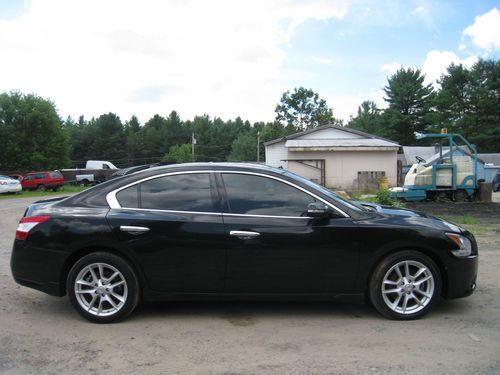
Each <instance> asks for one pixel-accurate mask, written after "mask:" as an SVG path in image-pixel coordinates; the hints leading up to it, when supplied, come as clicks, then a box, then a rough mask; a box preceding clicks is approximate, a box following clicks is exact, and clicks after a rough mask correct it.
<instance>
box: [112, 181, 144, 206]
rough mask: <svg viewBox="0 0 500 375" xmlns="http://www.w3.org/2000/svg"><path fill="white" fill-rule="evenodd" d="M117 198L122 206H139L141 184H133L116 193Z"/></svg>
mask: <svg viewBox="0 0 500 375" xmlns="http://www.w3.org/2000/svg"><path fill="white" fill-rule="evenodd" d="M116 200H117V201H118V203H120V206H121V207H125V208H139V185H138V184H137V185H133V186H130V187H128V188H126V189H123V190H120V191H119V192H118V193H116Z"/></svg>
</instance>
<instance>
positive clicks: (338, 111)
mask: <svg viewBox="0 0 500 375" xmlns="http://www.w3.org/2000/svg"><path fill="white" fill-rule="evenodd" d="M325 99H326V102H327V103H328V105H329V106H330V107H332V109H333V116H334V117H335V118H337V119H341V120H344V123H347V122H348V121H349V118H350V116H351V115H353V116H355V115H356V112H357V110H358V107H359V106H360V105H361V103H362V102H363V100H365V98H364V97H363V95H361V94H358V95H338V94H331V95H327V96H326V97H325Z"/></svg>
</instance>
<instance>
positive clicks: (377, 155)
mask: <svg viewBox="0 0 500 375" xmlns="http://www.w3.org/2000/svg"><path fill="white" fill-rule="evenodd" d="M265 147H266V164H267V165H270V166H274V167H282V168H285V169H288V170H289V171H291V172H294V173H296V174H298V175H300V176H303V177H305V178H308V179H310V180H312V181H314V182H317V183H320V184H322V185H325V186H327V187H331V188H340V189H346V190H359V191H368V190H374V189H376V188H377V186H378V180H379V178H380V177H382V176H386V177H387V178H388V180H389V185H390V186H395V185H396V181H397V152H398V149H399V145H398V144H397V143H395V142H393V141H390V140H387V139H384V138H380V137H377V136H374V135H371V134H367V133H363V132H360V131H357V130H353V129H349V128H344V127H339V126H335V125H325V126H320V127H317V128H314V129H311V130H308V131H304V132H301V133H295V134H292V135H289V136H287V137H283V138H279V139H275V140H272V141H269V142H266V143H265Z"/></svg>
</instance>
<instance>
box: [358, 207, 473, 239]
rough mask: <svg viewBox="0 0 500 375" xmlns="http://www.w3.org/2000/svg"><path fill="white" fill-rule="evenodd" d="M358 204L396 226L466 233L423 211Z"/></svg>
mask: <svg viewBox="0 0 500 375" xmlns="http://www.w3.org/2000/svg"><path fill="white" fill-rule="evenodd" d="M356 203H358V204H360V205H361V206H363V207H365V208H367V209H368V210H369V211H370V212H372V213H375V214H376V216H377V217H378V218H379V219H381V220H384V221H388V222H390V223H392V224H394V225H402V226H419V227H426V228H431V229H437V230H443V231H448V232H456V233H462V232H466V230H465V229H464V228H461V227H460V226H459V225H457V224H455V223H452V222H449V221H446V220H442V219H440V218H437V217H435V216H432V215H428V214H426V213H424V212H421V211H415V210H410V209H407V208H399V207H391V206H383V205H380V204H376V203H371V202H356Z"/></svg>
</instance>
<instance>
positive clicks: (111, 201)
mask: <svg viewBox="0 0 500 375" xmlns="http://www.w3.org/2000/svg"><path fill="white" fill-rule="evenodd" d="M195 173H196V174H200V173H206V174H210V173H220V174H222V173H231V174H245V175H253V176H260V177H266V178H270V179H273V180H276V181H280V182H282V183H285V184H287V185H289V186H292V187H294V188H296V189H298V190H300V191H302V192H304V193H306V194H308V195H310V196H312V197H313V198H315V199H317V200H319V201H321V202H323V203H324V204H326V205H327V206H329V207H330V208H332V209H334V210H335V211H337V212H338V213H340V214H341V215H343V216H344V217H349V215H347V214H346V213H345V212H344V211H342V210H341V209H339V208H338V207H336V206H335V205H333V204H332V203H330V202H328V201H327V200H325V199H323V198H321V197H319V196H318V195H316V194H314V193H312V192H310V191H308V190H306V189H304V188H302V187H300V186H298V185H296V184H294V183H292V182H290V181H286V180H284V179H282V178H279V177H276V176H270V175H268V174H265V173H258V172H249V171H234V170H199V171H180V172H169V173H162V174H159V175H155V176H149V177H146V178H143V179H141V180H138V181H134V182H131V183H130V184H127V185H125V186H122V187H120V188H118V189H115V190H113V191H110V192H109V193H108V194H106V201H107V202H108V205H109V207H110V208H112V209H123V210H137V211H154V212H171V213H191V214H206V215H223V216H224V215H226V216H248V217H265V218H283V219H310V217H308V216H280V215H276V216H275V215H253V214H233V213H222V212H218V213H217V212H197V211H176V210H159V209H149V208H133V207H121V206H120V203H119V202H118V200H117V199H116V194H117V193H119V192H120V191H122V190H124V189H127V188H129V187H131V186H134V185H137V184H140V183H142V182H145V181H149V180H153V179H155V178H160V177H167V176H175V175H180V174H195Z"/></svg>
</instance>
